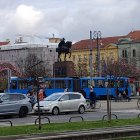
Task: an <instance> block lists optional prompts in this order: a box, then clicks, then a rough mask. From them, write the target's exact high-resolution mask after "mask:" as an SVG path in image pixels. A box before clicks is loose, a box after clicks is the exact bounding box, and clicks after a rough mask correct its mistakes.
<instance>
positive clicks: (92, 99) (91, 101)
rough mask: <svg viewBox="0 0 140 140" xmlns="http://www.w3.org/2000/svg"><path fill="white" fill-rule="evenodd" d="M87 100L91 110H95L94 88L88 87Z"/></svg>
mask: <svg viewBox="0 0 140 140" xmlns="http://www.w3.org/2000/svg"><path fill="white" fill-rule="evenodd" d="M89 99H90V106H91V108H95V105H96V93H95V92H94V88H93V87H92V86H91V87H90V94H89Z"/></svg>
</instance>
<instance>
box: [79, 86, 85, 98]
mask: <svg viewBox="0 0 140 140" xmlns="http://www.w3.org/2000/svg"><path fill="white" fill-rule="evenodd" d="M80 93H81V94H82V95H83V96H84V98H85V99H86V92H85V91H84V89H83V88H81V90H80Z"/></svg>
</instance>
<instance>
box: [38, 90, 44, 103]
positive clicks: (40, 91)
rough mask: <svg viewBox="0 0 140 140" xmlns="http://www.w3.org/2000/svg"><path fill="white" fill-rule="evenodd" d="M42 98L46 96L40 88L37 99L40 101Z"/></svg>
mask: <svg viewBox="0 0 140 140" xmlns="http://www.w3.org/2000/svg"><path fill="white" fill-rule="evenodd" d="M44 98H46V94H45V91H44V90H43V89H40V90H39V93H38V99H39V101H42V100H43V99H44Z"/></svg>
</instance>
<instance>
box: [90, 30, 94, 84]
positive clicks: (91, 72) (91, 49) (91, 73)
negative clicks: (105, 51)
mask: <svg viewBox="0 0 140 140" xmlns="http://www.w3.org/2000/svg"><path fill="white" fill-rule="evenodd" d="M92 42H93V40H92V31H90V85H91V86H92V76H93V64H92V51H93V43H92Z"/></svg>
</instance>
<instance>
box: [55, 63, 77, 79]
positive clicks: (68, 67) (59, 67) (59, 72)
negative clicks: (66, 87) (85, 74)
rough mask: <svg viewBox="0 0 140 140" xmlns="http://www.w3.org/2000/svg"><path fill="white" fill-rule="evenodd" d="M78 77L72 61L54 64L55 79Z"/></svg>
mask: <svg viewBox="0 0 140 140" xmlns="http://www.w3.org/2000/svg"><path fill="white" fill-rule="evenodd" d="M75 75H76V71H75V68H74V63H73V62H72V61H63V62H55V63H54V64H53V76H54V77H73V76H75Z"/></svg>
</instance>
